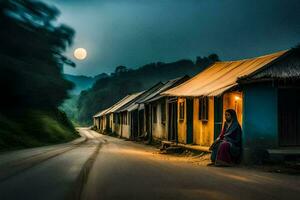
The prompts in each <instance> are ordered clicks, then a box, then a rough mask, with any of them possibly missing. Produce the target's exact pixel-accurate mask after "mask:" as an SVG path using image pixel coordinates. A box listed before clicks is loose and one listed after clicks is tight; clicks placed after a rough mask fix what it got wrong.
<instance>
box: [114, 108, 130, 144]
mask: <svg viewBox="0 0 300 200" xmlns="http://www.w3.org/2000/svg"><path fill="white" fill-rule="evenodd" d="M121 116H122V117H121V121H122V120H123V119H122V118H123V113H121ZM126 117H127V124H120V127H119V130H118V132H117V134H118V135H119V136H120V137H123V138H128V139H129V138H130V113H129V112H126Z"/></svg>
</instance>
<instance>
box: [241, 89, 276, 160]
mask: <svg viewBox="0 0 300 200" xmlns="http://www.w3.org/2000/svg"><path fill="white" fill-rule="evenodd" d="M277 97H278V91H277V89H276V88H274V87H272V86H271V85H266V84H253V85H247V86H245V88H244V99H243V104H244V109H243V126H242V130H243V134H242V139H243V162H245V163H254V162H258V161H259V160H261V159H262V158H263V156H264V154H265V149H267V148H276V147H278V101H277Z"/></svg>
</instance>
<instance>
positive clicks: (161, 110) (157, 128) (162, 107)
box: [139, 76, 189, 140]
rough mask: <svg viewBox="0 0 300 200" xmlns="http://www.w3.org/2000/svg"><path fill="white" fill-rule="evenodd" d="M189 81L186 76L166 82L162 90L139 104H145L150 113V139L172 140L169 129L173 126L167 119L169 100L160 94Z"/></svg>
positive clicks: (148, 122) (159, 89)
mask: <svg viewBox="0 0 300 200" xmlns="http://www.w3.org/2000/svg"><path fill="white" fill-rule="evenodd" d="M188 79H189V76H184V77H180V78H176V79H173V80H169V81H166V82H165V83H163V85H162V86H161V87H160V88H158V90H156V91H154V92H153V93H152V94H151V95H149V96H148V97H146V98H144V99H143V100H141V101H140V102H139V103H143V104H144V105H145V107H146V108H147V110H148V111H149V113H148V114H149V117H148V121H147V124H148V126H147V127H149V128H148V131H149V136H150V138H149V139H155V140H172V137H171V135H172V134H171V133H172V130H171V129H169V127H170V126H171V123H170V122H171V120H169V118H168V117H167V116H169V115H168V113H169V108H168V100H169V98H168V97H165V96H161V95H160V93H162V92H164V91H166V90H168V89H170V88H172V87H175V86H177V85H179V84H181V83H183V82H185V81H186V80H188ZM169 133H170V134H169Z"/></svg>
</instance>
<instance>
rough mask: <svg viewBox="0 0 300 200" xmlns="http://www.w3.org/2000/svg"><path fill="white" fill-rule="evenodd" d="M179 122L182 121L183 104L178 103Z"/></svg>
mask: <svg viewBox="0 0 300 200" xmlns="http://www.w3.org/2000/svg"><path fill="white" fill-rule="evenodd" d="M179 120H184V102H180V103H179Z"/></svg>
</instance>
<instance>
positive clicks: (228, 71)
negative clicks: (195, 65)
mask: <svg viewBox="0 0 300 200" xmlns="http://www.w3.org/2000/svg"><path fill="white" fill-rule="evenodd" d="M285 52H286V51H280V52H277V53H273V54H269V55H265V56H261V57H256V58H251V59H245V60H239V61H226V62H216V63H215V64H213V65H212V66H210V67H209V68H207V69H205V70H204V71H202V72H201V73H199V74H198V75H196V76H194V77H193V78H191V79H190V80H188V81H186V82H184V83H183V84H181V85H179V86H177V87H174V88H172V89H170V90H167V91H165V92H163V93H162V94H163V95H167V96H186V97H189V96H190V97H193V96H217V95H220V94H222V93H223V92H225V91H226V90H228V89H230V88H232V87H234V86H236V85H237V80H238V79H239V78H241V77H244V76H247V75H250V74H252V73H253V72H255V71H257V70H259V69H261V68H262V67H264V66H265V65H267V64H269V63H270V62H272V61H273V60H275V59H277V58H278V57H280V56H282V55H283V54H284V53H285Z"/></svg>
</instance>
